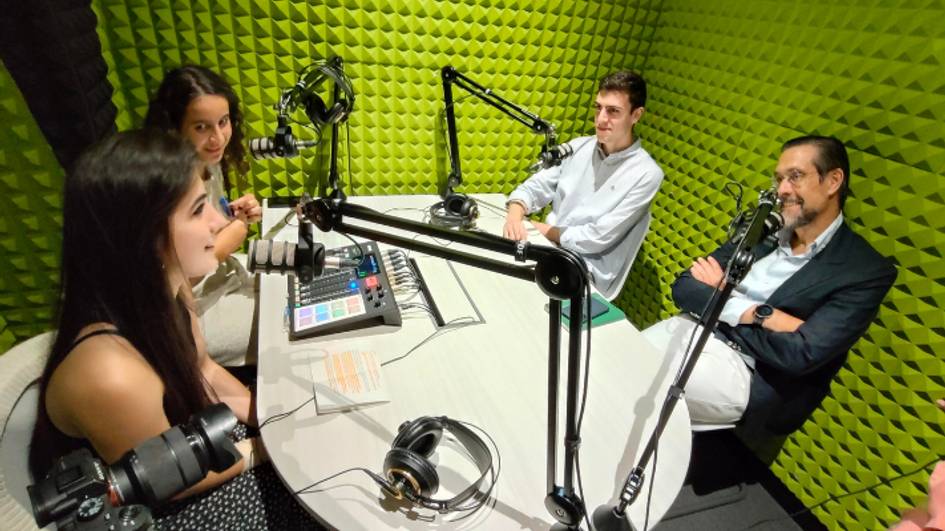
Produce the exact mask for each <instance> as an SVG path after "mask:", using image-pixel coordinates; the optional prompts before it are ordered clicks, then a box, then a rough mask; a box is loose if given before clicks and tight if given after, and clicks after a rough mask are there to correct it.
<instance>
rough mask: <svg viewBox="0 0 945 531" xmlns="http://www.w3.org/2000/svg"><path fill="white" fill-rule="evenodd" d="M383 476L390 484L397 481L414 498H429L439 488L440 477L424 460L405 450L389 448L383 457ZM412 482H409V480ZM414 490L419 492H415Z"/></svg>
mask: <svg viewBox="0 0 945 531" xmlns="http://www.w3.org/2000/svg"><path fill="white" fill-rule="evenodd" d="M384 475H385V476H386V477H387V480H388V481H389V482H391V483H396V482H397V480H398V479H403V480H404V485H405V486H406V487H407V488H409V489H410V490H411V491H413V493H414V495H415V496H416V497H421V496H422V497H424V498H429V497H430V496H433V495H434V494H436V491H437V490H438V489H439V488H440V476H439V475H438V474H437V473H436V468H435V467H434V466H433V465H432V464H431V463H430V462H429V461H427V460H426V458H424V457H422V456H421V455H419V454H417V453H416V452H412V451H410V450H407V449H406V448H391V450H390V451H389V452H387V455H386V456H385V457H384ZM411 478H412V479H413V480H414V482H415V483H414V482H411V481H410V479H411ZM415 488H416V489H419V492H415Z"/></svg>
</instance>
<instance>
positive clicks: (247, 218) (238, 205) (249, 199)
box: [230, 194, 262, 223]
mask: <svg viewBox="0 0 945 531" xmlns="http://www.w3.org/2000/svg"><path fill="white" fill-rule="evenodd" d="M230 210H232V211H233V215H234V216H236V219H238V220H240V221H243V222H245V223H257V222H258V221H259V220H261V219H262V206H260V204H259V201H257V200H256V196H254V195H253V194H246V195H244V196H243V197H241V198H239V199H236V200H235V201H233V202H231V203H230Z"/></svg>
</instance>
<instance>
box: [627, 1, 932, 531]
mask: <svg viewBox="0 0 945 531" xmlns="http://www.w3.org/2000/svg"><path fill="white" fill-rule="evenodd" d="M893 5H894V4H890V3H887V2H859V3H857V2H853V3H851V2H756V1H733V2H724V3H707V2H699V1H682V0H679V1H675V0H674V1H667V2H665V3H664V5H663V11H662V13H661V15H660V18H659V20H658V23H657V27H656V29H655V33H654V38H653V42H652V44H651V48H650V51H649V53H648V54H647V56H646V58H645V75H646V77H647V79H648V81H649V84H650V100H651V101H650V103H649V105H648V114H647V116H646V117H645V118H644V121H643V123H642V124H641V125H642V127H641V130H640V133H641V135H642V136H643V138H645V139H646V140H647V141H648V144H647V145H648V147H649V149H650V151H651V153H652V154H653V155H654V157H655V158H656V160H658V161H659V162H660V163H661V164H662V165H663V168H664V170H666V182H665V183H664V185H663V188H662V189H661V192H660V194H659V195H658V196H657V198H656V201H655V204H654V208H653V214H654V220H653V224H652V225H651V229H650V234H649V235H648V236H647V240H646V242H645V243H644V246H643V249H642V250H641V253H640V255H639V257H638V258H637V261H636V263H635V264H634V267H633V270H632V272H631V275H630V278H629V280H628V283H627V286H626V288H625V290H624V292H623V293H622V294H621V297H620V299H619V300H618V302H619V303H620V304H621V305H623V306H625V307H626V308H627V310H628V315H629V316H630V317H631V320H633V321H634V322H635V323H637V324H638V325H640V326H641V327H642V326H645V325H648V324H650V323H653V322H655V321H656V320H658V319H662V318H665V317H667V316H669V315H672V314H673V313H675V312H676V311H677V310H676V309H675V307H674V305H673V304H672V301H671V298H670V284H671V283H672V281H673V279H674V278H675V275H676V274H678V272H680V271H681V270H682V269H684V268H686V267H688V266H689V265H690V264H691V261H692V259H693V258H694V257H695V256H698V255H704V254H706V253H707V252H709V251H711V250H712V249H713V248H714V247H715V246H716V244H717V242H718V241H719V240H720V239H722V238H723V236H724V229H723V227H724V225H725V224H726V223H727V222H728V220H729V219H730V218H731V215H732V214H733V212H734V210H733V209H734V202H733V201H732V200H731V199H730V198H728V197H727V196H725V195H724V194H723V193H722V186H723V185H724V183H725V182H726V180H728V179H732V180H735V181H737V182H740V183H742V184H744V185H746V188H747V189H749V190H757V189H761V188H764V187H766V186H767V185H768V182H769V176H770V175H771V173H772V172H773V169H774V166H775V164H776V161H777V156H778V152H779V149H780V143H781V142H783V141H784V140H787V139H788V138H791V137H793V136H798V135H801V134H806V133H818V134H827V135H835V136H837V137H839V138H841V139H843V140H844V141H845V142H846V143H847V146H848V148H849V150H850V156H851V165H852V167H853V168H854V169H853V177H852V188H853V195H852V197H851V198H850V199H849V200H848V202H847V206H846V209H845V211H846V212H845V214H846V216H847V220H848V221H849V222H850V224H851V225H852V226H853V227H854V230H856V231H857V232H859V233H860V234H862V235H863V236H865V237H866V238H867V239H868V240H869V241H870V242H871V243H872V244H873V245H874V246H875V247H876V248H877V249H878V250H879V251H880V252H882V253H883V254H886V255H887V256H891V257H893V258H894V260H896V262H897V263H898V266H899V277H898V279H897V282H896V284H895V286H894V287H893V289H892V290H891V292H890V294H889V295H888V296H887V297H886V300H885V301H884V302H883V304H882V307H881V308H880V312H879V316H878V318H877V319H876V321H875V322H874V324H873V325H872V326H871V327H870V329H869V331H868V333H867V334H866V336H865V337H864V338H863V339H862V340H861V341H859V342H858V343H857V345H856V346H855V347H854V348H853V350H852V351H851V353H850V356H849V361H848V363H847V364H846V367H845V368H844V369H843V370H842V371H841V372H840V374H839V376H838V377H837V379H836V380H835V383H834V385H833V387H832V392H831V396H830V397H828V398H827V400H826V401H825V402H824V404H823V406H822V407H821V408H820V409H819V410H817V411H816V412H815V414H814V416H813V418H812V419H811V420H810V421H809V422H807V423H806V424H805V425H804V427H803V428H802V429H801V430H800V431H799V432H798V433H795V434H794V435H793V436H792V437H791V438H789V440H788V442H787V444H786V445H785V447H784V450H783V451H782V453H781V454H780V456H779V458H778V460H777V461H776V462H775V464H774V465H773V469H774V471H775V473H776V474H777V475H778V476H779V477H780V478H781V479H782V480H783V481H784V482H785V483H786V484H787V485H788V487H789V488H790V489H791V490H792V491H793V492H794V493H795V494H797V495H798V496H799V497H800V499H801V500H802V501H803V502H804V503H805V504H807V505H813V504H814V503H816V502H819V501H821V500H823V499H825V498H827V497H829V496H831V495H836V494H841V493H843V492H846V491H851V490H856V489H858V488H860V487H863V486H866V485H869V484H872V483H874V482H876V481H879V480H880V479H881V478H884V477H890V476H896V475H898V474H899V473H902V472H905V471H909V470H912V469H914V468H916V467H918V466H919V465H921V464H924V463H926V462H928V461H929V460H931V459H934V458H935V456H936V455H943V454H945V436H943V435H942V434H943V429H942V426H943V425H945V414H942V413H941V412H939V411H937V409H936V408H935V406H934V405H933V402H932V400H933V399H934V398H938V397H942V396H945V365H943V363H942V353H943V352H945V316H943V312H942V307H943V305H945V263H943V261H942V252H943V249H945V236H943V233H945V193H943V192H942V190H943V189H945V176H943V175H942V168H943V166H945V164H943V163H945V158H943V157H945V134H943V133H945V127H943V126H942V123H943V122H945V76H943V75H942V72H943V71H945V70H943V67H945V47H943V46H942V43H943V42H945V25H942V24H941V23H940V22H941V20H943V19H945V11H943V8H942V7H941V4H940V3H937V2H909V3H905V4H901V5H900V4H895V7H893ZM746 200H747V201H751V202H753V201H754V200H755V196H754V193H751V194H750V195H748V196H747V197H746ZM928 472H929V471H925V472H923V473H920V474H918V475H916V476H913V477H911V478H910V479H907V480H900V481H899V482H896V483H894V484H892V485H890V486H883V487H881V488H878V489H876V490H874V491H871V492H867V493H863V494H859V495H856V496H852V497H849V498H845V499H843V500H841V501H839V502H836V503H829V504H826V505H823V506H820V507H818V508H817V509H816V510H815V514H816V515H817V516H818V517H819V518H820V519H821V520H822V521H823V522H824V523H825V524H827V525H828V527H830V528H834V529H853V528H866V529H877V528H884V527H885V526H888V525H889V524H891V523H892V522H894V521H895V520H897V519H898V517H899V514H900V512H901V510H903V509H905V508H908V507H911V506H916V505H920V504H923V503H924V502H925V498H924V493H925V491H926V488H927V480H928Z"/></svg>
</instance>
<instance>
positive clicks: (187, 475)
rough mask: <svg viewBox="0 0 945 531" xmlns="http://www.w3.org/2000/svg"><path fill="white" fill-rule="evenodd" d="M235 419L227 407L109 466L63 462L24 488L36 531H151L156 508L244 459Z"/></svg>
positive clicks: (86, 459)
mask: <svg viewBox="0 0 945 531" xmlns="http://www.w3.org/2000/svg"><path fill="white" fill-rule="evenodd" d="M235 428H236V416H235V415H233V412H232V411H230V408H229V407H227V406H226V405H225V404H214V405H212V406H210V407H209V408H207V409H205V410H203V411H201V412H199V413H197V414H194V415H193V416H191V417H190V419H189V420H188V422H187V424H181V425H179V426H174V427H173V428H171V429H169V430H167V431H165V432H164V433H162V434H160V435H158V436H156V437H152V438H150V439H148V440H146V441H144V442H143V443H141V444H139V445H138V446H136V447H135V448H133V449H131V450H129V451H128V453H126V454H125V455H123V456H122V457H121V459H119V460H118V461H117V462H115V463H114V464H112V465H108V466H106V465H105V464H104V463H102V461H101V460H100V459H97V458H95V457H94V456H93V455H92V452H90V451H89V450H88V449H85V448H83V449H80V450H76V451H74V452H72V453H70V454H68V455H66V456H64V457H61V458H60V459H59V460H58V461H56V464H55V465H53V468H52V470H50V471H49V473H48V474H47V475H46V477H45V478H43V479H42V481H40V482H38V483H37V484H35V485H30V486H29V487H27V488H26V490H27V492H28V493H29V497H30V503H31V504H32V506H33V516H34V517H35V518H36V524H37V525H39V527H45V526H47V525H49V524H50V523H52V522H55V523H56V527H57V529H60V530H69V531H72V530H84V529H89V530H100V529H104V530H112V529H114V530H125V529H129V530H139V529H152V527H153V521H152V517H151V511H150V510H149V507H156V506H157V505H159V504H160V503H162V502H164V501H166V500H168V499H170V498H171V497H172V496H174V495H175V494H178V493H179V492H181V491H183V490H185V489H186V488H188V487H190V486H192V485H195V484H196V483H198V482H200V480H202V479H203V478H205V477H206V476H207V472H208V471H211V470H212V471H214V472H222V471H224V470H226V469H227V468H230V467H231V466H233V465H234V464H236V462H237V461H239V460H240V459H241V458H242V455H241V454H240V452H239V450H237V448H236V445H235V444H234V443H233V440H232V435H233V430H234V429H235Z"/></svg>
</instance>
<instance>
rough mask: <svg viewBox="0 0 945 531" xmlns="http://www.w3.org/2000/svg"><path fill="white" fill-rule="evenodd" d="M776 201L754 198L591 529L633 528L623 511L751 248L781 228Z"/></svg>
mask: <svg viewBox="0 0 945 531" xmlns="http://www.w3.org/2000/svg"><path fill="white" fill-rule="evenodd" d="M779 204H780V200H778V198H777V193H776V192H775V191H773V190H765V191H763V192H761V194H760V195H759V198H758V207H757V208H756V209H755V212H754V214H753V216H752V218H751V220H750V221H749V222H748V226H747V228H746V229H744V231H743V232H741V238H740V240H739V241H738V243H737V244H736V247H735V252H734V253H733V254H732V258H731V260H730V261H729V263H728V266H727V268H726V270H725V278H724V280H723V281H722V284H723V285H722V288H721V289H719V290H716V291H715V292H714V293H713V296H712V298H711V299H709V303H708V304H707V308H708V310H707V311H706V312H704V313H703V314H702V315H701V316H700V319H699V325H700V326H701V327H702V330H701V332H700V334H699V337H698V339H697V340H696V343H695V345H694V346H693V347H692V351H691V352H690V353H689V356H688V358H686V363H685V365H684V366H683V369H682V371H681V372H680V373H679V374H678V376H677V377H676V380H675V381H674V382H673V383H672V385H670V387H669V391H668V392H667V395H666V399H665V401H664V403H663V407H662V409H661V410H660V414H659V418H658V419H657V422H656V428H655V429H654V430H653V433H652V434H651V435H650V439H649V440H648V441H647V444H646V446H645V447H644V448H643V452H642V453H641V454H640V458H639V460H638V461H637V464H636V466H634V467H633V469H631V470H630V473H629V474H628V476H627V479H626V481H625V482H624V485H623V487H622V488H621V490H620V494H619V502H618V503H617V505H616V506H613V507H611V506H608V505H602V506H600V507H598V508H597V509H596V510H595V511H594V517H593V520H594V527H596V528H597V529H598V531H630V530H631V529H633V526H632V525H631V524H630V522H629V521H628V519H627V517H626V511H627V508H628V507H629V506H630V505H632V504H633V502H634V501H635V500H636V499H637V496H638V495H639V494H640V492H641V491H642V490H643V483H644V480H645V477H646V467H647V465H648V464H649V462H650V459H651V458H652V457H653V454H654V453H655V452H656V447H657V446H658V445H659V440H660V437H661V436H662V435H663V430H664V429H665V428H666V424H667V423H668V422H669V418H670V416H672V414H673V410H674V409H675V407H676V403H677V402H678V401H679V399H680V398H681V397H682V396H683V395H684V394H685V388H686V383H687V382H688V381H689V376H690V375H691V374H692V371H693V369H695V366H696V362H697V361H698V360H699V356H700V354H702V350H703V348H705V344H706V342H708V340H709V336H710V335H712V332H713V331H714V330H715V327H716V325H717V324H718V322H719V316H720V315H721V314H722V309H723V308H724V307H725V303H726V302H728V299H729V297H730V296H731V294H732V291H733V290H734V289H735V287H736V286H738V284H739V283H741V281H742V280H744V278H745V275H747V274H748V271H749V270H750V269H751V266H752V265H753V264H754V262H755V255H754V253H753V250H754V247H755V246H756V245H758V244H759V243H761V242H762V240H764V239H765V238H766V237H767V236H768V235H769V234H770V233H771V232H777V231H778V230H779V229H780V228H781V226H782V225H783V220H782V219H781V216H780V214H778V213H777V212H775V209H776V208H777V207H778V206H779Z"/></svg>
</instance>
